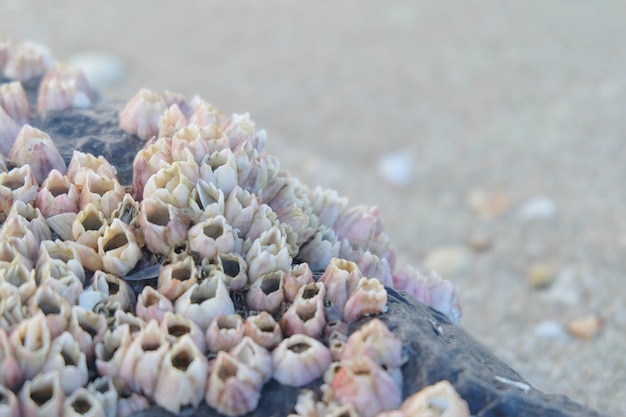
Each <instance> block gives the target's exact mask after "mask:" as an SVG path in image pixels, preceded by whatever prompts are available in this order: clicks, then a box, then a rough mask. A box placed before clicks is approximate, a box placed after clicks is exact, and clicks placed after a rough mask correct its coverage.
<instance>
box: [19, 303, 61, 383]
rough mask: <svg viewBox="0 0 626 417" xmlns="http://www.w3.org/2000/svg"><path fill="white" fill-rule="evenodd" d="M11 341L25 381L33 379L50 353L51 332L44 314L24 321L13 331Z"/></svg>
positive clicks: (38, 314)
mask: <svg viewBox="0 0 626 417" xmlns="http://www.w3.org/2000/svg"><path fill="white" fill-rule="evenodd" d="M9 340H10V342H11V346H12V347H13V351H14V352H15V358H16V359H17V362H18V363H19V365H20V369H21V370H22V372H23V375H24V379H31V378H33V377H34V376H35V375H36V374H37V373H38V372H39V370H40V369H41V367H42V366H43V364H44V363H45V362H46V358H47V357H48V353H49V352H50V343H51V337H50V330H48V325H47V323H46V317H45V316H44V314H43V313H41V312H40V313H37V314H36V315H34V316H32V317H30V318H28V319H26V320H23V321H22V322H21V323H19V324H18V325H17V327H16V328H15V329H13V331H12V332H11V335H10V336H9Z"/></svg>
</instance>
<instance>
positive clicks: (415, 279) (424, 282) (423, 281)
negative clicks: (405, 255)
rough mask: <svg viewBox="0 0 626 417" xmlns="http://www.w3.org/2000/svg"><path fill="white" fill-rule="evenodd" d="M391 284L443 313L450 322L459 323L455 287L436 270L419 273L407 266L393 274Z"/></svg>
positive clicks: (459, 308) (459, 316) (459, 315)
mask: <svg viewBox="0 0 626 417" xmlns="http://www.w3.org/2000/svg"><path fill="white" fill-rule="evenodd" d="M393 286H394V288H395V289H397V290H401V291H405V292H406V293H407V294H409V295H410V296H412V297H413V298H415V299H416V300H418V301H420V302H422V303H424V304H426V305H427V306H430V307H432V308H434V309H435V310H437V311H439V312H440V313H442V314H445V315H446V316H447V317H448V318H449V319H450V321H451V322H452V323H454V324H458V323H459V320H460V318H461V306H460V305H459V300H458V292H457V289H456V287H455V286H454V284H452V282H450V281H448V280H446V279H443V278H441V277H440V276H439V275H438V274H437V273H436V272H430V273H428V274H421V273H420V272H419V271H418V270H417V269H415V268H412V267H410V266H407V267H404V268H402V269H401V270H399V271H398V272H396V273H395V274H393Z"/></svg>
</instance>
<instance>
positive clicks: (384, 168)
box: [378, 151, 414, 187]
mask: <svg viewBox="0 0 626 417" xmlns="http://www.w3.org/2000/svg"><path fill="white" fill-rule="evenodd" d="M413 164H414V160H413V156H412V155H411V154H410V153H409V152H407V151H398V152H393V153H388V154H387V155H384V156H383V157H381V158H380V160H379V161H378V174H379V175H380V176H381V177H382V178H383V179H384V180H385V181H387V182H388V183H390V184H391V185H395V186H398V187H404V186H407V185H409V184H410V183H411V179H412V178H413Z"/></svg>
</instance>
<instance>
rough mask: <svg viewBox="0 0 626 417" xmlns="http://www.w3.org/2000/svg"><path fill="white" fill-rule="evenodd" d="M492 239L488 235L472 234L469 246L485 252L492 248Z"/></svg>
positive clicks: (476, 250)
mask: <svg viewBox="0 0 626 417" xmlns="http://www.w3.org/2000/svg"><path fill="white" fill-rule="evenodd" d="M491 244H492V243H491V239H490V238H489V236H487V235H483V234H477V235H474V236H472V238H471V239H470V241H469V247H470V248H471V249H472V250H473V251H474V252H476V253H480V252H484V251H486V250H488V249H490V248H491Z"/></svg>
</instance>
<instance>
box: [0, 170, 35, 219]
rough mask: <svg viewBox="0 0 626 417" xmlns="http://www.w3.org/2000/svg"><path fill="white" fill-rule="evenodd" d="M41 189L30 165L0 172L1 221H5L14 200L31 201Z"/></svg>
mask: <svg viewBox="0 0 626 417" xmlns="http://www.w3.org/2000/svg"><path fill="white" fill-rule="evenodd" d="M38 189H39V184H38V182H37V179H36V178H35V176H34V175H33V171H32V168H31V166H30V165H28V164H26V165H23V166H21V167H15V168H13V169H12V170H10V171H8V172H2V173H0V221H4V220H5V219H6V217H7V214H8V213H9V210H10V209H11V205H12V204H13V202H14V201H18V200H19V201H23V202H25V203H31V202H33V201H34V200H35V194H37V190H38Z"/></svg>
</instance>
